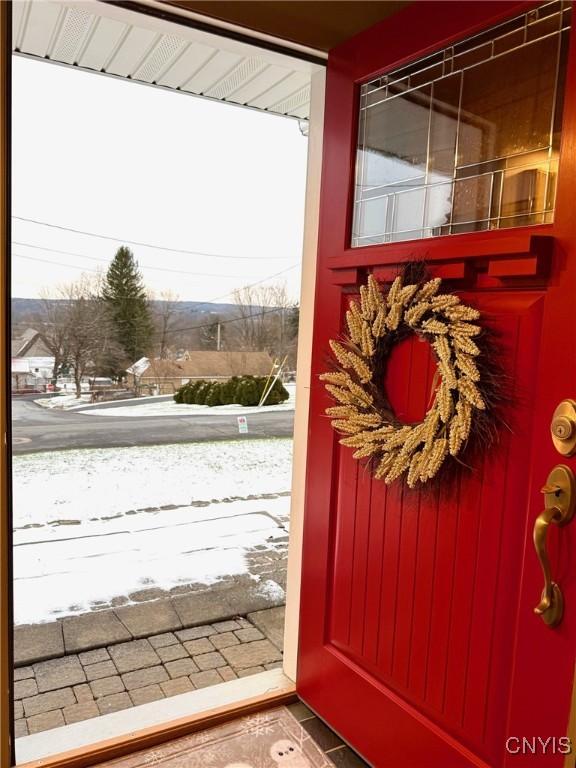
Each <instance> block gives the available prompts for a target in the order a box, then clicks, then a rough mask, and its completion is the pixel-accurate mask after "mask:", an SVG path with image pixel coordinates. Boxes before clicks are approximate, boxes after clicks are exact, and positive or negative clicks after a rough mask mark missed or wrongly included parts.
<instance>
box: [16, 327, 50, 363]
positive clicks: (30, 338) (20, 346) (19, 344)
mask: <svg viewBox="0 0 576 768" xmlns="http://www.w3.org/2000/svg"><path fill="white" fill-rule="evenodd" d="M36 342H40V346H41V348H42V349H43V350H44V351H46V352H49V351H50V350H49V349H48V347H47V345H46V341H45V338H44V336H43V334H42V333H41V332H40V331H37V330H36V329H35V328H27V329H26V330H25V331H24V333H22V334H21V335H20V336H19V337H17V338H15V339H12V355H13V356H14V357H24V355H26V353H27V352H29V351H30V350H31V349H32V347H33V346H34V345H35V344H36Z"/></svg>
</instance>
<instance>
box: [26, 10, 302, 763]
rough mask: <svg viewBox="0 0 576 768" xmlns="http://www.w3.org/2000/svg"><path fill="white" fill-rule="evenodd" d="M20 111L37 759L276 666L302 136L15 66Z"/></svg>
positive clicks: (279, 121)
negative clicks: (177, 699) (97, 727)
mask: <svg viewBox="0 0 576 768" xmlns="http://www.w3.org/2000/svg"><path fill="white" fill-rule="evenodd" d="M65 13H66V14H68V16H66V18H69V13H68V10H66V9H65ZM21 23H23V22H21ZM85 33H86V34H87V30H85ZM19 34H20V38H19V39H20V41H21V42H22V44H23V43H24V42H25V39H26V37H25V35H26V33H25V31H24V32H22V30H21V29H20V33H19ZM160 42H161V41H160V40H156V43H155V46H156V47H157V46H158V45H159V44H160ZM154 50H155V48H154V47H152V48H150V50H149V52H148V54H149V55H151V54H153V51H154ZM117 55H119V54H117ZM173 58H174V64H176V63H177V62H178V61H180V62H181V58H179V57H178V56H177V55H176V53H175V52H174V51H173ZM208 60H209V57H207V58H206V61H208ZM210 60H211V59H210ZM139 66H140V68H142V67H143V66H144V65H143V63H142V62H141V63H140V64H139ZM151 66H152V65H151ZM235 66H237V65H235ZM235 66H233V67H232V70H233V69H234V68H235ZM162 69H163V70H164V75H166V73H167V72H168V71H169V67H168V66H167V63H166V61H165V62H164V63H163V65H162ZM200 69H201V68H200ZM226 71H227V73H228V74H230V72H231V69H230V66H229V65H228V68H227V70H226ZM289 76H290V75H287V77H289ZM213 77H215V78H216V81H218V79H219V78H218V77H216V76H215V75H214V74H213ZM248 79H249V80H250V81H252V80H253V79H254V78H253V77H249V78H248ZM238 87H239V86H237V87H236V90H238ZM259 87H264V86H259ZM271 87H272V86H271V85H270V83H268V85H267V88H266V87H264V91H267V90H270V88H271ZM13 92H14V115H13V117H14V126H15V132H14V135H15V140H14V160H13V163H14V196H13V214H14V220H13V249H12V258H13V265H14V267H13V287H12V296H13V304H12V307H13V329H14V330H13V337H14V339H13V340H14V351H13V356H14V364H13V372H14V376H13V387H14V392H15V394H14V398H13V417H14V418H13V433H14V446H13V451H14V474H13V478H14V544H15V549H14V577H15V582H14V591H15V625H16V631H15V641H14V651H15V665H16V669H15V689H14V692H15V722H16V737H17V739H18V740H23V742H22V743H24V741H26V742H27V743H28V744H32V746H33V749H32V752H31V754H33V755H36V756H37V755H39V754H41V750H40V752H38V751H34V750H36V745H38V744H39V743H40V741H41V740H42V739H44V738H46V739H47V738H48V737H47V734H48V732H49V731H53V730H55V729H58V728H62V727H65V726H68V725H72V724H77V725H78V727H80V726H79V724H81V723H86V722H87V721H89V720H92V719H93V718H101V717H102V716H105V715H108V714H112V713H115V712H122V711H126V710H128V709H132V708H134V707H136V706H141V705H143V704H152V703H153V702H159V701H163V700H164V699H167V698H171V697H174V696H181V695H184V694H186V693H187V692H188V693H190V692H192V691H195V690H201V689H204V688H205V687H207V686H212V685H217V684H222V683H223V682H224V681H230V680H237V679H242V678H244V677H245V676H251V675H256V674H262V673H265V672H271V671H273V670H275V669H279V668H281V666H282V640H283V615H284V604H285V588H286V561H287V549H288V531H289V509H290V493H291V475H292V463H291V456H292V443H291V435H292V429H293V414H294V400H295V397H294V395H295V369H296V347H297V332H298V305H299V286H300V275H299V273H300V259H301V242H302V224H303V211H304V186H305V174H306V152H307V146H306V144H307V139H306V133H307V130H306V122H305V120H304V121H302V118H299V117H298V116H297V115H295V116H293V118H296V119H286V118H285V117H284V118H283V117H280V116H278V115H267V114H263V113H262V111H256V110H254V109H250V110H242V109H238V108H237V107H232V106H227V105H224V104H219V103H214V102H213V101H207V100H200V99H194V98H193V97H191V96H186V97H182V96H181V97H180V98H178V96H177V94H175V93H170V92H168V91H166V90H160V89H152V88H143V87H140V88H138V87H136V86H135V85H134V84H133V83H129V82H126V80H124V79H116V80H114V79H110V78H102V77H100V78H98V77H96V76H95V75H94V74H92V73H86V72H83V71H72V70H71V69H68V68H63V67H48V66H46V64H45V63H42V62H38V61H34V60H27V59H26V58H25V57H15V61H14V81H13ZM277 101H278V99H277ZM280 101H281V99H280ZM32 105H33V109H34V112H32V111H31V110H32ZM39 107H41V111H42V112H45V113H46V114H50V115H51V119H50V121H49V122H48V124H47V125H45V126H43V127H42V130H41V131H37V130H36V128H34V121H33V117H32V115H33V114H37V113H38V108H39ZM154 116H156V117H154ZM71 126H74V128H73V129H72V128H71ZM35 133H36V136H35V135H34V134H35ZM158 150H159V151H158ZM157 152H158V153H157ZM155 155H156V157H155ZM79 158H80V160H79ZM192 235H193V236H192ZM114 301H116V304H114ZM122 302H124V303H126V302H134V304H135V305H137V306H138V307H139V312H141V313H143V314H142V315H141V316H140V320H141V322H140V323H139V324H136V325H134V323H132V324H131V325H132V336H134V335H135V334H136V335H138V334H140V337H141V338H140V340H139V341H138V344H135V345H134V346H133V348H132V349H130V350H129V351H130V352H131V354H128V349H127V345H126V344H125V343H123V341H122V335H123V334H122V331H123V330H125V325H126V315H124V316H122V315H121V314H120V321H119V323H118V322H117V323H116V327H115V325H114V317H113V316H112V317H111V314H112V315H113V313H111V312H110V307H112V308H113V307H114V306H120V305H121V304H122ZM133 315H134V313H130V312H128V317H129V318H132V317H133ZM122 323H124V326H122ZM146 324H148V336H147V338H146V333H144V332H143V328H144V326H146ZM144 330H145V329H144ZM59 339H60V341H61V342H62V344H61V347H60V348H59V347H58V343H59V341H58V340H59ZM75 344H76V350H77V351H76V353H74V352H73V351H71V350H72V349H73V348H74V345H75ZM75 355H76V356H75ZM26 366H28V369H27V370H24V368H25V367H26ZM42 734H44V736H43V735H42ZM23 754H25V755H26V756H29V755H28V753H26V752H23Z"/></svg>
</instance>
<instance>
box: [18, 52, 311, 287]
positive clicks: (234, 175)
mask: <svg viewBox="0 0 576 768" xmlns="http://www.w3.org/2000/svg"><path fill="white" fill-rule="evenodd" d="M13 64H14V68H13V105H14V108H13V184H12V190H13V199H12V213H13V215H14V216H15V217H18V216H20V217H24V218H28V219H36V220H38V221H42V222H48V223H50V224H55V225H59V226H61V227H69V228H73V229H76V230H83V231H86V232H93V233H98V234H102V235H107V236H112V237H118V238H125V239H126V240H134V241H140V242H144V243H150V244H153V245H163V246H169V247H171V248H175V249H182V250H187V251H201V252H205V253H206V254H218V255H220V256H227V257H228V256H232V257H236V258H219V257H216V256H210V255H187V254H177V253H170V252H169V251H165V250H161V249H158V248H149V247H143V246H138V245H134V246H130V247H131V248H132V249H133V251H134V253H135V255H136V257H137V259H138V261H139V263H140V266H141V268H142V272H143V274H144V278H145V282H146V285H147V286H148V287H149V288H150V289H152V290H153V291H154V292H156V293H160V292H161V291H166V290H172V291H174V292H175V293H177V294H178V295H179V297H180V298H181V299H183V300H184V299H185V300H198V301H206V300H209V299H213V298H219V300H222V301H227V300H228V298H229V297H225V296H224V295H225V294H227V293H229V292H230V291H231V290H233V289H234V288H236V287H240V286H242V285H245V284H247V283H251V282H255V281H258V280H261V279H262V278H265V277H267V276H269V275H274V274H275V273H279V272H284V274H280V275H278V276H277V277H273V278H271V280H270V282H272V283H278V282H283V281H286V285H287V287H288V289H289V292H290V294H291V296H292V297H293V298H295V299H296V298H297V297H298V293H299V286H300V260H301V247H302V227H303V216H304V185H305V175H306V151H307V140H306V139H305V138H304V137H303V136H302V135H301V133H300V130H299V127H298V123H297V121H295V120H291V119H288V118H282V117H277V116H274V115H267V114H265V113H262V112H254V111H251V110H248V109H241V108H239V107H233V106H229V105H226V104H222V103H214V102H210V101H207V100H204V99H200V98H195V97H194V96H189V95H183V94H179V93H171V92H169V91H163V90H160V89H156V88H151V87H147V86H144V85H140V84H137V83H131V82H129V81H124V80H115V79H113V78H110V77H103V76H100V75H96V74H91V73H87V72H82V71H80V70H78V69H72V68H68V67H61V66H56V65H53V64H49V63H44V62H39V61H31V60H28V59H24V58H22V57H20V56H14V62H13ZM12 237H13V249H12V253H13V262H12V265H13V266H12V269H13V279H12V295H13V296H14V297H37V296H38V294H39V291H40V290H42V289H46V288H48V289H52V288H54V287H55V286H57V285H58V284H62V283H67V282H70V281H72V280H75V279H78V277H80V275H81V274H82V272H83V271H86V272H88V273H90V272H91V271H92V270H97V269H98V268H99V267H103V268H105V267H106V263H107V261H109V260H110V259H111V258H112V256H113V255H114V252H115V250H116V248H117V247H118V246H119V245H122V244H123V243H125V242H126V241H125V240H124V239H119V240H118V241H117V242H113V241H110V240H103V239H99V238H97V237H92V236H88V235H83V234H76V233H73V232H69V231H66V230H63V229H54V228H50V227H46V226H42V225H38V224H35V223H30V222H26V221H22V220H20V219H18V218H14V219H13V235H12ZM31 246H38V247H34V248H33V247H31ZM48 249H51V250H48ZM55 251H65V252H67V253H57V252H55ZM68 254H75V255H68ZM23 257H27V258H23ZM88 257H89V258H88ZM247 257H250V258H247ZM52 262H57V263H52ZM147 267H154V269H150V268H147ZM162 270H172V271H162ZM286 270H287V271H286ZM183 272H186V273H198V274H183ZM220 297H222V298H220Z"/></svg>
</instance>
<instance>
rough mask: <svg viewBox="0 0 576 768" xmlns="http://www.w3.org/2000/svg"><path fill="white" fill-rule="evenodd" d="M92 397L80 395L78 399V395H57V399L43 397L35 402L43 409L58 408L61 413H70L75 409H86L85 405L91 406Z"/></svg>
mask: <svg viewBox="0 0 576 768" xmlns="http://www.w3.org/2000/svg"><path fill="white" fill-rule="evenodd" d="M91 400H92V395H87V394H84V395H80V398H77V397H76V395H56V396H55V397H41V398H39V399H38V400H34V402H35V403H36V404H37V405H41V406H42V407H43V408H56V409H57V410H61V411H70V410H74V408H84V406H85V405H90V401H91Z"/></svg>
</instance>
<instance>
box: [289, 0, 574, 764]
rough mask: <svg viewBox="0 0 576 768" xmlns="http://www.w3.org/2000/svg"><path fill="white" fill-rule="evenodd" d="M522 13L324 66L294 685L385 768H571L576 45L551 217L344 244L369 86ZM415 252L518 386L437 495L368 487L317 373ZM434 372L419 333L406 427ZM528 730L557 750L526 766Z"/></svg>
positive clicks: (518, 7)
mask: <svg viewBox="0 0 576 768" xmlns="http://www.w3.org/2000/svg"><path fill="white" fill-rule="evenodd" d="M527 7H532V6H527V4H526V3H523V4H519V3H506V2H504V3H476V2H469V3H436V2H427V3H413V4H411V5H410V6H409V7H408V8H407V9H405V10H404V11H402V12H400V13H398V14H396V15H395V16H393V17H391V18H390V19H389V20H387V21H385V22H383V23H381V24H379V25H378V26H377V27H375V28H373V29H371V30H368V31H366V32H365V33H362V34H361V35H359V36H358V37H357V38H353V39H352V40H350V41H348V42H346V43H344V44H343V45H341V46H340V47H339V48H337V49H336V50H334V51H333V52H331V55H330V59H329V66H328V79H327V94H326V117H325V138H324V142H325V143H324V164H323V179H322V196H321V219H320V235H319V265H318V280H317V285H318V288H317V295H316V310H315V331H314V334H315V335H314V354H313V379H312V382H311V392H312V397H311V411H310V437H309V439H310V450H309V465H308V476H307V493H306V513H305V531H304V551H303V589H302V602H301V622H300V633H301V640H300V651H299V670H298V690H299V694H300V696H301V697H302V698H303V699H304V700H305V701H306V702H307V703H308V704H309V706H310V707H311V708H312V709H313V710H315V711H316V712H317V713H318V714H319V715H320V716H321V717H323V718H324V719H325V720H326V721H327V722H328V723H329V724H330V725H331V726H332V727H333V728H334V729H335V730H336V731H337V732H339V733H340V734H341V736H342V737H343V738H344V739H345V740H346V741H348V742H349V743H350V744H351V745H352V746H353V747H354V748H356V749H357V750H358V751H359V752H360V753H361V754H362V755H363V756H364V757H365V758H366V759H367V760H368V761H369V762H370V763H371V764H372V765H374V766H376V767H377V768H380V767H382V768H387V767H388V766H390V768H413V767H414V766H425V768H460V766H466V767H469V766H485V767H487V766H490V768H503V767H504V766H508V765H510V766H514V765H516V766H519V767H521V766H524V765H542V766H556V768H559V766H561V765H562V764H563V761H564V758H565V756H564V754H562V752H561V751H559V749H558V748H557V747H558V743H557V740H558V739H559V738H560V737H562V736H565V735H566V732H567V723H568V718H569V711H570V695H571V690H572V682H573V673H574V661H575V654H574V650H575V646H576V575H575V572H574V568H573V562H574V552H575V546H576V525H573V526H567V527H566V528H565V529H563V530H562V531H556V530H555V531H552V532H551V534H552V535H551V536H550V538H551V542H550V555H551V560H552V562H553V570H554V577H555V579H557V580H558V581H559V582H560V583H561V586H562V589H563V592H564V595H565V600H566V613H565V617H564V620H563V622H562V624H561V625H560V626H559V627H556V628H554V629H551V628H549V627H547V626H545V625H544V623H543V622H542V621H541V619H540V618H539V617H537V616H536V615H535V614H534V612H533V607H534V605H536V603H537V602H538V600H539V598H540V592H541V590H542V583H543V582H542V573H541V571H540V567H539V564H538V561H537V558H536V556H535V553H534V548H533V544H532V529H533V525H534V520H535V518H536V516H537V515H538V514H539V513H540V511H541V510H542V508H543V502H542V497H541V495H540V493H539V491H540V488H541V486H542V485H543V484H544V483H545V481H546V478H547V475H548V473H549V471H550V470H551V469H552V468H553V466H554V465H556V464H559V463H563V464H568V465H570V466H571V467H572V468H573V469H574V470H575V471H576V461H575V460H574V459H572V458H568V459H567V458H565V457H562V456H560V455H559V454H558V453H557V452H556V451H555V449H554V447H553V445H552V441H551V439H550V433H549V424H550V418H551V415H552V413H553V411H554V409H555V407H556V405H557V404H558V403H559V402H560V401H561V400H562V399H564V398H567V397H571V398H574V399H576V316H575V315H576V310H575V306H574V288H575V287H576V227H575V221H576V217H575V216H574V215H573V190H574V178H576V176H575V170H576V168H575V164H576V163H575V157H576V152H575V146H576V48H575V46H574V44H572V45H571V49H570V51H571V52H570V58H569V61H568V65H567V71H568V76H567V83H566V89H565V93H566V95H565V105H564V114H563V125H562V145H561V152H560V169H559V172H558V184H557V199H556V207H555V215H554V221H553V223H550V224H540V225H537V226H530V227H527V226H525V227H518V228H510V229H499V230H493V231H485V232H470V233H466V234H453V235H448V236H443V237H442V236H438V237H431V238H428V239H423V240H411V241H409V242H389V243H384V244H381V245H370V246H369V247H358V248H352V247H350V239H351V226H352V215H353V214H352V210H353V190H354V173H355V156H356V140H355V137H356V131H357V116H358V93H359V90H358V89H359V84H361V83H362V82H366V81H367V80H369V79H370V78H372V77H373V76H375V75H377V74H379V73H381V72H384V71H386V69H390V68H395V67H397V66H398V65H399V64H400V63H404V62H406V61H407V60H410V59H416V58H421V57H422V56H423V55H424V54H426V53H429V52H431V51H434V50H436V49H439V48H442V47H443V46H445V45H446V44H447V42H449V41H451V40H459V39H463V38H465V37H467V36H469V35H470V34H471V33H472V32H478V31H479V30H482V29H488V28H490V27H491V26H492V25H493V24H495V23H496V22H499V21H501V20H503V19H507V18H508V17H514V16H515V15H518V14H519V13H523V12H524V11H526V8H527ZM408 30H409V34H408V33H407V31H408ZM574 37H575V36H574V34H572V38H573V39H574ZM511 108H513V107H511ZM414 258H423V259H425V260H427V261H428V263H429V266H430V269H431V271H432V274H434V275H438V276H441V277H442V278H443V279H444V281H445V287H446V288H447V289H448V290H454V291H458V292H459V293H462V295H463V298H464V300H465V301H466V302H468V303H471V304H473V305H474V306H476V307H478V308H479V309H480V310H481V312H482V318H483V320H482V322H484V323H486V324H488V325H490V326H492V327H493V328H494V329H495V330H496V331H497V334H498V342H497V349H498V350H499V351H498V352H497V349H496V347H495V354H499V355H500V357H501V360H502V362H503V363H504V365H505V369H506V372H507V374H508V376H509V379H510V382H511V388H512V391H513V397H512V401H511V403H510V406H509V407H508V408H507V410H506V424H505V425H502V428H501V433H500V438H499V444H498V446H497V447H496V448H493V449H491V450H490V451H488V452H487V453H486V455H485V456H483V457H479V458H477V459H475V461H474V466H473V469H472V471H471V472H470V473H468V474H466V475H463V476H462V477H461V479H460V480H459V481H458V482H457V484H455V485H453V486H452V487H446V488H440V489H439V490H433V491H429V490H427V489H423V490H422V491H408V490H407V489H405V488H404V486H403V484H402V482H396V483H394V484H393V485H392V486H391V487H387V486H386V485H385V484H384V483H383V482H382V481H377V480H374V479H373V478H372V477H371V476H370V474H369V473H368V471H367V470H366V469H365V468H364V467H363V466H362V465H361V464H360V463H359V462H357V461H355V460H354V459H353V458H352V456H351V453H352V452H351V451H349V450H348V449H346V448H344V447H342V446H340V445H339V443H338V437H337V436H336V435H335V434H334V432H333V431H332V429H331V427H330V422H329V420H328V419H327V418H326V417H325V416H324V410H325V408H326V407H327V406H328V405H329V404H330V401H329V398H328V396H327V394H326V392H325V390H324V387H323V385H322V383H321V382H320V381H319V380H318V375H319V374H320V373H322V372H323V371H324V370H325V369H326V358H327V354H328V349H329V347H328V341H329V339H331V338H336V337H338V335H339V334H340V333H342V331H343V322H344V314H345V309H346V306H347V303H348V302H349V300H350V299H351V298H353V297H354V296H356V295H357V293H358V286H359V285H360V284H362V283H363V282H364V281H365V280H366V278H367V275H368V274H369V273H372V274H374V275H375V276H376V277H377V279H378V280H380V281H382V282H383V283H386V282H388V281H390V280H391V279H393V277H394V276H395V274H397V271H398V269H399V267H400V266H401V264H402V263H403V262H405V261H407V260H409V259H414ZM434 374H435V362H434V360H433V358H432V356H431V354H430V350H429V348H428V347H427V345H426V344H425V343H422V342H420V341H419V340H418V339H417V338H411V339H409V340H408V341H407V342H404V343H403V344H402V345H400V346H399V347H398V348H397V349H395V350H394V352H393V354H392V356H391V359H390V365H389V368H388V371H387V375H386V387H387V390H388V392H389V394H390V399H391V402H392V403H393V405H394V409H395V412H396V413H397V414H398V415H399V416H401V418H403V419H405V420H406V421H411V420H417V419H419V418H421V416H422V414H423V413H424V412H425V410H426V408H427V407H428V404H429V401H430V397H431V393H432V391H433V388H434ZM571 564H572V567H571ZM510 737H512V739H513V741H512V742H507V740H508V739H510ZM522 737H526V738H528V739H529V740H530V739H533V738H535V737H542V738H543V739H544V740H545V739H546V738H547V737H553V738H554V739H556V744H555V747H554V748H553V747H552V746H551V744H549V745H548V747H547V748H546V749H544V750H543V749H542V748H541V745H540V747H539V748H537V749H535V752H536V754H532V753H531V752H530V750H529V749H528V750H527V751H525V752H524V754H513V751H514V748H515V747H516V746H517V743H518V742H517V741H514V739H517V738H520V739H521V738H522ZM507 743H509V745H510V746H511V748H512V749H511V750H509V751H507V748H506V744H507ZM536 746H537V747H538V745H536ZM575 748H576V747H575Z"/></svg>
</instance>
